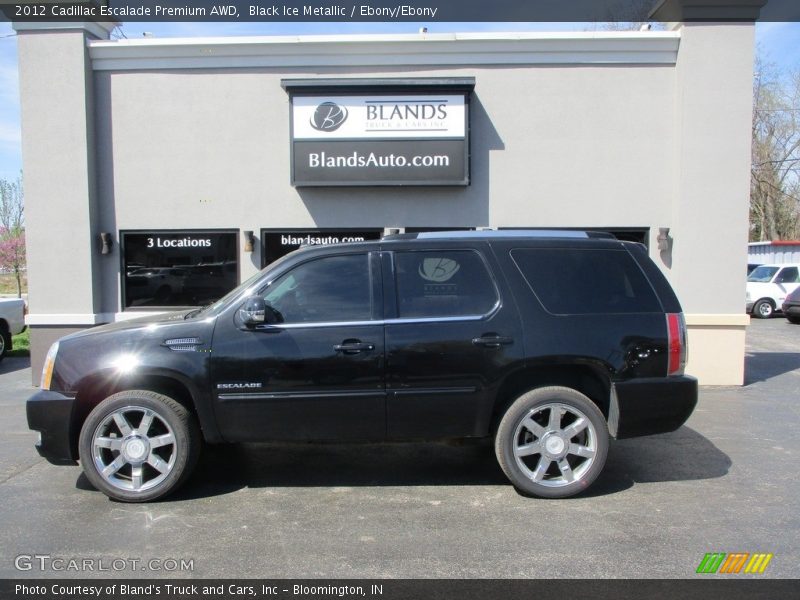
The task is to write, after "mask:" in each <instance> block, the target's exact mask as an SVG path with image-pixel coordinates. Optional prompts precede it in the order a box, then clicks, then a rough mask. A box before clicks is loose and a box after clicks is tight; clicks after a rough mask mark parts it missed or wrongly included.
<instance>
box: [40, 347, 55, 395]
mask: <svg viewBox="0 0 800 600" xmlns="http://www.w3.org/2000/svg"><path fill="white" fill-rule="evenodd" d="M56 354H58V342H56V343H55V344H53V345H52V346H50V350H48V351H47V356H46V357H45V359H44V366H43V367H42V381H41V382H40V383H39V387H40V388H41V389H43V390H49V389H50V383H51V381H52V379H53V367H55V366H56Z"/></svg>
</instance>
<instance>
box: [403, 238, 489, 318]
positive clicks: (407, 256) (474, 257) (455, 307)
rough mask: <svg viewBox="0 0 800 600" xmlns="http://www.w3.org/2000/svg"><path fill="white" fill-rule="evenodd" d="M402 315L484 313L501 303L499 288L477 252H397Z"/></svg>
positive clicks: (423, 315)
mask: <svg viewBox="0 0 800 600" xmlns="http://www.w3.org/2000/svg"><path fill="white" fill-rule="evenodd" d="M394 261H395V272H396V275H397V308H398V313H399V316H400V318H420V317H422V318H430V317H459V316H469V315H483V314H486V313H488V312H489V311H490V310H491V309H492V307H493V306H494V305H495V304H496V303H497V291H496V289H495V286H494V283H493V282H492V279H491V277H490V275H489V272H488V271H487V270H486V265H485V264H484V262H483V260H482V259H481V257H480V255H479V254H478V253H477V252H474V251H472V250H441V251H433V250H430V251H423V252H412V251H408V252H396V253H395V255H394Z"/></svg>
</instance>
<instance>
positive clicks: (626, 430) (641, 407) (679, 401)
mask: <svg viewBox="0 0 800 600" xmlns="http://www.w3.org/2000/svg"><path fill="white" fill-rule="evenodd" d="M695 406H697V379H695V378H694V377H690V376H688V375H684V376H681V377H653V378H647V379H636V380H632V381H621V382H618V383H615V384H614V390H613V394H612V398H611V411H610V414H609V419H608V427H609V430H610V433H611V435H613V436H614V437H616V438H617V439H624V438H631V437H639V436H643V435H652V434H655V433H667V432H669V431H675V430H676V429H678V428H679V427H680V426H681V425H683V424H684V423H685V422H686V420H687V419H688V418H689V416H690V415H691V414H692V411H693V410H694V407H695Z"/></svg>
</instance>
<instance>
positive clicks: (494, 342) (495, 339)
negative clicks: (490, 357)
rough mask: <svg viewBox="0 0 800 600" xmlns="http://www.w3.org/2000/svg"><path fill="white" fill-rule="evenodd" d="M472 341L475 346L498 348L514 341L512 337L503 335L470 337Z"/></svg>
mask: <svg viewBox="0 0 800 600" xmlns="http://www.w3.org/2000/svg"><path fill="white" fill-rule="evenodd" d="M472 343H473V344H475V345H476V346H483V347H484V348H499V347H500V346H506V345H508V344H513V343H514V338H512V337H508V336H504V335H483V336H481V337H476V338H473V339H472Z"/></svg>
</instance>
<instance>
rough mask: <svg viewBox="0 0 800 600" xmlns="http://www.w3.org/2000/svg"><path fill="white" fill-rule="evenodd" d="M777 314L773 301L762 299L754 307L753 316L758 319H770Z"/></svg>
mask: <svg viewBox="0 0 800 600" xmlns="http://www.w3.org/2000/svg"><path fill="white" fill-rule="evenodd" d="M774 314H775V305H773V304H772V300H767V299H766V298H762V299H761V300H759V301H758V302H756V303H755V304H754V305H753V316H754V317H755V318H756V319H769V318H770V317H772V315H774Z"/></svg>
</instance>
